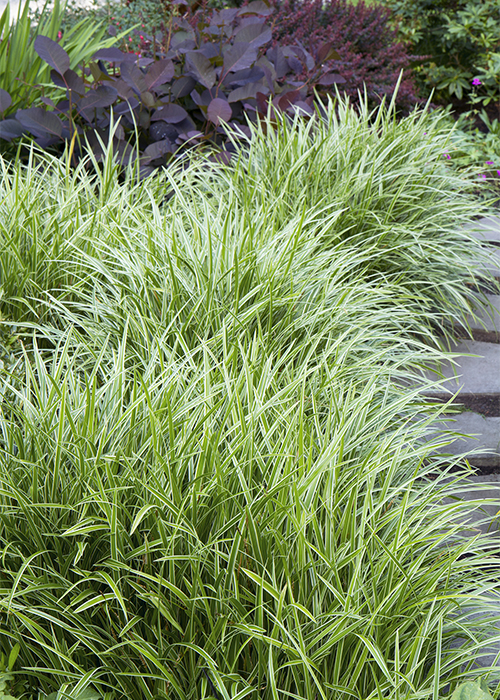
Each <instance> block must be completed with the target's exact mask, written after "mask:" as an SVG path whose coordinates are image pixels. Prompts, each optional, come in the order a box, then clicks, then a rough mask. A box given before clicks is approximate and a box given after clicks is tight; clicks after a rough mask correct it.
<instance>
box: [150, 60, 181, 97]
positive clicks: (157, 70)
mask: <svg viewBox="0 0 500 700" xmlns="http://www.w3.org/2000/svg"><path fill="white" fill-rule="evenodd" d="M174 75H175V68H174V64H173V63H172V61H171V60H170V59H163V60H162V61H156V62H155V63H153V65H152V66H151V67H150V68H149V69H148V72H147V73H146V75H145V76H144V80H145V81H146V86H147V88H148V90H152V89H154V88H155V87H156V86H157V85H163V84H164V83H168V82H169V81H170V80H172V78H173V77H174Z"/></svg>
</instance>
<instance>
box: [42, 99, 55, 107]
mask: <svg viewBox="0 0 500 700" xmlns="http://www.w3.org/2000/svg"><path fill="white" fill-rule="evenodd" d="M40 99H41V101H42V102H43V104H44V105H47V107H52V109H54V108H55V104H54V103H53V102H52V100H51V99H50V97H40Z"/></svg>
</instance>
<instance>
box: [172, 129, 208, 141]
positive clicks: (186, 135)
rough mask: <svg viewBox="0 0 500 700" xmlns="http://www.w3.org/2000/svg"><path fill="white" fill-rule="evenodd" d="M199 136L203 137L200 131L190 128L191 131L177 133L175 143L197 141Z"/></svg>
mask: <svg viewBox="0 0 500 700" xmlns="http://www.w3.org/2000/svg"><path fill="white" fill-rule="evenodd" d="M200 137H203V133H202V132H201V131H198V129H192V130H191V131H188V132H183V133H182V134H179V136H178V138H177V140H176V143H179V144H180V143H183V142H184V141H189V142H194V143H197V142H198V140H199V138H200Z"/></svg>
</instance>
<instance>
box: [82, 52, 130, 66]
mask: <svg viewBox="0 0 500 700" xmlns="http://www.w3.org/2000/svg"><path fill="white" fill-rule="evenodd" d="M131 56H132V58H130V57H131ZM135 58H136V57H135V54H125V53H123V51H120V49H99V51H97V52H96V53H95V54H94V55H93V56H92V60H93V61H108V62H109V63H118V64H119V63H122V62H123V61H135Z"/></svg>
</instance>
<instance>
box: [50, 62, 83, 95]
mask: <svg viewBox="0 0 500 700" xmlns="http://www.w3.org/2000/svg"><path fill="white" fill-rule="evenodd" d="M50 77H51V79H52V81H53V82H54V83H55V84H56V85H58V86H59V87H65V88H69V89H70V90H73V91H74V92H76V93H78V94H79V95H84V94H85V83H84V82H83V80H82V79H81V78H80V76H79V75H77V73H75V71H74V70H71V68H70V69H69V70H67V71H66V73H65V74H64V75H62V76H61V75H59V73H58V72H57V71H55V70H51V71H50Z"/></svg>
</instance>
